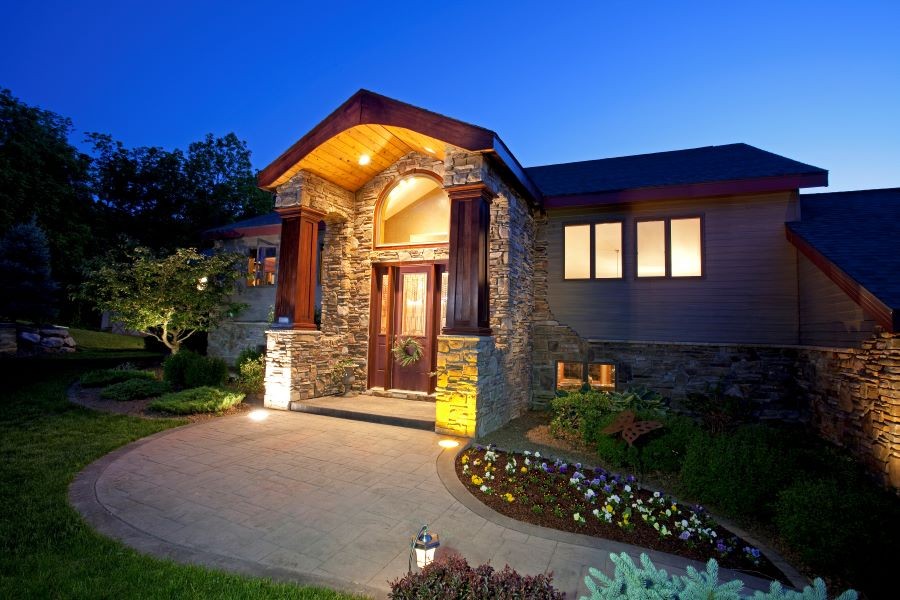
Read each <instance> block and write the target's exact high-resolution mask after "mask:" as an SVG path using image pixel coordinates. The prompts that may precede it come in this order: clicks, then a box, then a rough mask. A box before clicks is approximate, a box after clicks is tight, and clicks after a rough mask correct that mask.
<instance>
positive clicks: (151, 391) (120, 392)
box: [100, 378, 172, 401]
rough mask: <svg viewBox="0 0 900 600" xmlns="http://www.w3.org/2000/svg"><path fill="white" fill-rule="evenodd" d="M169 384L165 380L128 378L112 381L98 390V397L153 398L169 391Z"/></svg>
mask: <svg viewBox="0 0 900 600" xmlns="http://www.w3.org/2000/svg"><path fill="white" fill-rule="evenodd" d="M171 389H172V386H170V385H169V384H168V383H167V382H165V381H156V380H155V379H143V378H141V379H129V380H127V381H121V382H119V383H114V384H112V385H111V386H109V387H106V388H104V389H103V391H102V392H100V397H101V398H105V399H106V400H119V401H125V400H138V399H140V398H153V397H154V396H159V395H160V394H165V393H166V392H168V391H170V390H171Z"/></svg>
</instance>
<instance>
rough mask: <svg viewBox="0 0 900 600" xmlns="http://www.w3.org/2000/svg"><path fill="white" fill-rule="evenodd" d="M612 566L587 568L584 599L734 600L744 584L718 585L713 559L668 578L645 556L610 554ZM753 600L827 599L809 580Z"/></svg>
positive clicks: (852, 595) (844, 598) (774, 587)
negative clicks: (607, 572)
mask: <svg viewBox="0 0 900 600" xmlns="http://www.w3.org/2000/svg"><path fill="white" fill-rule="evenodd" d="M609 558H610V559H611V560H612V562H613V564H614V565H615V570H614V571H613V576H612V578H610V577H607V576H606V575H605V574H603V573H602V572H600V571H598V570H597V569H590V570H589V571H588V573H589V575H588V576H587V577H585V578H584V582H585V585H586V586H587V588H588V591H589V592H590V593H591V595H590V596H589V597H587V596H584V597H583V599H584V600H621V599H624V598H684V599H692V598H698V599H699V598H704V599H705V600H738V599H739V598H742V597H747V598H749V596H741V594H740V592H741V590H742V589H743V587H744V582H742V581H741V580H740V579H734V580H732V581H729V582H726V583H721V582H719V564H718V563H717V562H716V560H715V559H710V560H709V562H707V563H706V570H705V571H697V570H696V569H695V568H694V567H690V566H689V567H688V568H687V574H686V575H670V574H668V573H667V572H666V571H665V570H660V569H657V568H656V566H655V565H654V564H653V561H651V560H650V558H649V557H648V556H647V555H646V554H641V566H640V567H639V566H637V565H635V564H634V561H632V560H631V557H630V556H628V555H627V554H625V553H624V552H623V553H622V554H618V555H616V554H610V555H609ZM752 597H753V600H828V593H827V590H826V589H825V582H824V581H822V580H821V579H816V580H815V581H813V584H812V585H811V586H806V587H805V588H803V591H801V592H795V591H793V590H785V589H784V588H783V587H782V585H781V583H780V582H778V581H773V582H772V583H771V585H770V587H769V591H768V592H756V593H755V594H754V595H753V596H752ZM857 597H858V595H857V593H856V592H855V591H853V590H847V591H846V592H844V593H843V594H841V595H840V596H838V597H837V598H836V599H835V600H856V598H857Z"/></svg>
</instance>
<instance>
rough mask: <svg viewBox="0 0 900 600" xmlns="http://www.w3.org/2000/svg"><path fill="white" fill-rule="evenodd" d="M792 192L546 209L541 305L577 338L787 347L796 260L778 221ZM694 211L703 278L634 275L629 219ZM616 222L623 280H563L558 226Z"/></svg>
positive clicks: (794, 313)
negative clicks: (544, 298)
mask: <svg viewBox="0 0 900 600" xmlns="http://www.w3.org/2000/svg"><path fill="white" fill-rule="evenodd" d="M796 211H797V199H796V195H794V194H789V193H782V194H768V195H763V196H743V197H729V198H712V199H705V200H692V201H671V202H653V203H641V204H635V205H628V206H613V207H608V208H602V209H592V210H590V211H583V210H581V211H554V212H553V213H551V215H550V219H549V224H548V227H549V230H548V232H547V239H548V258H549V267H548V270H549V273H548V278H549V301H550V308H551V310H552V312H553V314H554V316H555V318H556V319H558V320H559V321H560V322H562V323H564V324H566V325H569V326H570V327H572V328H573V329H575V330H576V331H577V332H578V333H579V334H580V335H581V336H583V337H586V338H594V339H606V340H631V341H677V342H717V343H718V342H721V343H757V344H796V343H798V341H799V326H798V298H797V258H796V251H795V250H794V248H793V246H791V244H790V243H789V242H788V241H787V240H786V239H785V235H784V223H785V222H786V221H791V220H794V219H796V218H797V213H796ZM698 215H699V216H702V217H703V219H704V265H703V268H704V272H705V274H704V276H703V277H702V278H685V279H679V278H675V279H656V280H651V279H637V278H636V277H635V267H636V261H635V219H644V218H663V217H670V218H677V217H690V216H698ZM614 219H622V220H624V222H625V225H624V237H625V239H624V243H623V248H624V261H623V272H624V277H623V278H622V279H619V280H588V281H565V280H563V277H562V273H563V247H562V238H563V229H562V228H563V225H565V224H568V223H583V222H596V221H603V220H614Z"/></svg>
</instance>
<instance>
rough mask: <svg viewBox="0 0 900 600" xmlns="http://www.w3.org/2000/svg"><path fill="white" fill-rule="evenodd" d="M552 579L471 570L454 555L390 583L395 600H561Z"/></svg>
mask: <svg viewBox="0 0 900 600" xmlns="http://www.w3.org/2000/svg"><path fill="white" fill-rule="evenodd" d="M552 582H553V575H544V574H543V573H542V574H539V575H519V574H518V573H516V572H515V571H513V570H512V569H511V568H510V567H509V565H507V566H506V567H505V568H504V569H503V570H502V571H495V570H494V568H493V567H492V566H490V565H486V564H485V565H481V566H480V567H474V568H473V567H470V566H469V563H467V562H466V559H464V558H463V557H461V556H459V555H458V554H451V555H448V556H446V557H443V558H439V559H437V560H435V561H434V562H433V563H431V564H430V565H428V566H426V567H425V568H424V569H422V570H421V571H418V572H414V573H409V574H407V575H406V576H405V577H402V578H400V579H397V580H395V581H392V582H390V586H391V593H390V596H389V597H390V598H391V599H392V600H420V599H426V598H427V599H428V600H456V599H458V598H465V599H466V600H495V599H496V598H508V599H512V598H516V599H518V600H562V598H563V594H562V593H561V592H558V591H557V590H556V589H554V588H553V585H552Z"/></svg>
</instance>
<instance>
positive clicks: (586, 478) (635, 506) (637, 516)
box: [456, 446, 787, 582]
mask: <svg viewBox="0 0 900 600" xmlns="http://www.w3.org/2000/svg"><path fill="white" fill-rule="evenodd" d="M456 472H457V475H458V476H459V478H460V480H461V481H462V482H463V484H464V485H465V486H466V487H467V488H468V490H469V491H470V492H471V493H472V494H473V495H474V496H475V497H477V498H478V499H479V500H481V501H482V502H484V503H485V504H487V505H488V506H490V507H491V508H493V509H494V510H496V511H497V512H499V513H502V514H504V515H507V516H509V517H512V518H514V519H517V520H519V521H525V522H528V523H534V524H535V525H541V526H543V527H551V528H553V529H560V530H563V531H571V532H574V533H581V534H585V535H591V536H595V537H601V538H606V539H610V540H618V541H621V542H625V543H629V544H634V545H636V546H641V547H644V548H650V549H653V550H659V551H662V552H669V553H671V554H677V555H679V556H684V557H686V558H691V559H694V560H698V561H702V562H706V561H707V560H708V559H710V558H715V559H717V560H718V561H719V563H720V564H721V565H722V566H723V567H728V568H731V569H736V570H740V571H743V572H746V573H751V574H754V575H760V576H763V577H768V578H770V579H779V580H781V581H785V582H787V579H786V578H785V576H784V575H783V574H782V573H781V571H779V570H778V569H777V568H776V567H775V566H774V565H773V564H772V563H771V562H770V561H769V560H768V559H767V558H766V557H765V556H763V555H762V554H761V553H760V552H759V550H758V549H756V548H754V547H753V546H751V545H750V544H749V543H747V542H745V541H744V540H742V539H740V538H739V537H737V536H735V535H734V534H732V533H731V532H729V531H728V530H726V529H724V528H723V527H722V526H720V525H718V524H717V523H716V522H715V521H714V520H713V519H712V518H711V517H710V516H709V515H708V514H707V513H706V512H705V511H704V510H703V508H702V507H700V506H686V505H682V504H680V503H678V502H676V501H675V500H674V499H672V498H671V497H669V496H666V495H665V494H662V493H660V492H651V491H648V490H643V489H641V488H640V486H639V485H638V483H637V482H636V481H635V478H634V476H632V475H627V476H623V475H618V474H613V473H609V472H607V471H605V470H603V469H600V468H596V469H594V468H589V467H585V466H583V465H581V464H580V463H576V464H567V463H565V462H563V461H561V460H558V459H557V460H553V459H551V458H548V457H546V456H541V455H540V453H537V452H535V453H533V454H532V453H529V452H526V453H522V454H519V453H509V452H504V451H502V450H498V449H497V448H496V447H488V448H483V447H481V446H477V447H473V448H469V449H467V450H465V451H463V452H462V453H461V454H460V456H459V457H458V458H457V460H456Z"/></svg>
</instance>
